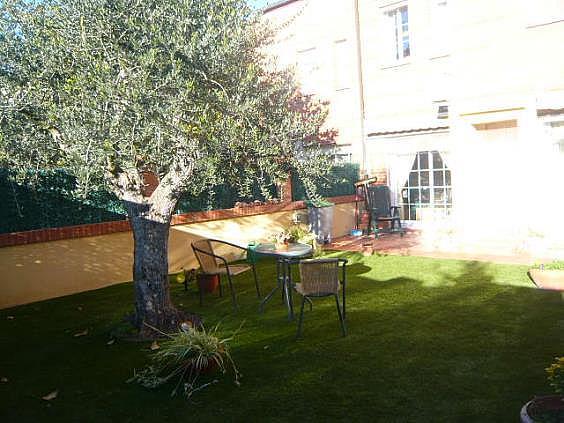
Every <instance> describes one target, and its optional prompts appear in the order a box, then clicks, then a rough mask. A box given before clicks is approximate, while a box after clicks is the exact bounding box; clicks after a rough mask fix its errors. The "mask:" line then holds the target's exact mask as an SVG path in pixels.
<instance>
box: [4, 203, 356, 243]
mask: <svg viewBox="0 0 564 423" xmlns="http://www.w3.org/2000/svg"><path fill="white" fill-rule="evenodd" d="M329 200H330V201H331V202H333V203H335V204H345V203H352V202H354V201H355V200H356V196H355V195H343V196H339V197H331V198H330V199H329ZM304 208H306V205H305V202H304V201H286V202H282V203H267V204H259V205H250V206H245V207H236V208H232V209H221V210H210V211H199V212H190V213H184V214H177V215H174V216H173V217H172V222H171V225H184V224H187V223H201V222H209V221H212V220H221V219H232V218H236V217H245V216H256V215H259V214H270V213H277V212H285V211H292V210H299V209H304ZM130 230H131V226H130V225H129V221H128V220H118V221H113V222H102V223H91V224H86V225H77V226H65V227H62V228H47V229H37V230H33V231H25V232H12V233H7V234H0V248H1V247H12V246H15V245H25V244H35V243H38V242H48V241H58V240H63V239H74V238H84V237H89V236H98V235H108V234H113V233H118V232H128V231H130Z"/></svg>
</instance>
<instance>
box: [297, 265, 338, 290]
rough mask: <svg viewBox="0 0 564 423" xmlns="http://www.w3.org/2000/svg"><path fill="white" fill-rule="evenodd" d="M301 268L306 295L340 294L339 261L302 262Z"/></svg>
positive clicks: (301, 277) (301, 280) (302, 283)
mask: <svg viewBox="0 0 564 423" xmlns="http://www.w3.org/2000/svg"><path fill="white" fill-rule="evenodd" d="M299 268H300V282H301V285H302V289H303V291H304V294H306V295H312V294H336V293H337V292H339V259H336V258H335V259H311V260H302V261H300V266H299Z"/></svg>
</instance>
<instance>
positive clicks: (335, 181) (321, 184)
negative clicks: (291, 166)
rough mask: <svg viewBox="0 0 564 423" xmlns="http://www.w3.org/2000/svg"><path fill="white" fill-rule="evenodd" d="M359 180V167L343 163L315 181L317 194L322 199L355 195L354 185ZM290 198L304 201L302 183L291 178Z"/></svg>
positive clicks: (304, 194)
mask: <svg viewBox="0 0 564 423" xmlns="http://www.w3.org/2000/svg"><path fill="white" fill-rule="evenodd" d="M359 179H360V165H359V164H358V163H344V164H341V165H335V166H334V167H333V168H332V169H331V172H330V173H329V174H328V175H327V176H325V177H324V178H320V179H319V180H317V181H315V185H316V187H317V192H318V193H319V194H320V195H321V196H323V197H337V196H339V195H351V194H354V193H355V189H354V183H355V182H357V181H358V180H359ZM292 198H293V199H294V200H306V199H307V196H306V192H305V188H304V185H303V184H302V182H301V181H300V180H299V179H298V178H297V177H296V176H295V175H293V176H292Z"/></svg>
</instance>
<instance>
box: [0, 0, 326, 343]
mask: <svg viewBox="0 0 564 423" xmlns="http://www.w3.org/2000/svg"><path fill="white" fill-rule="evenodd" d="M271 35H272V31H270V30H268V28H266V27H265V26H264V25H263V24H261V20H260V17H259V16H258V15H257V14H256V13H255V12H254V11H253V10H251V9H250V8H249V7H248V6H247V5H246V3H245V2H244V1H243V0H167V1H160V0H42V1H37V0H3V1H0V166H2V167H6V168H10V169H12V170H16V171H18V170H21V171H25V170H29V169H30V168H33V169H53V168H59V169H65V170H66V171H67V172H69V173H71V174H72V175H75V176H76V179H77V188H76V193H75V194H76V195H77V196H81V195H82V196H83V195H85V194H87V193H88V192H89V191H91V190H93V189H100V188H104V189H107V190H111V192H113V193H115V195H116V196H117V197H118V198H119V199H121V200H122V201H123V202H124V204H125V207H126V210H127V214H128V219H129V221H130V224H131V227H132V232H133V238H134V248H135V251H134V267H133V279H134V286H135V314H134V316H135V319H134V323H135V325H136V326H137V328H138V329H139V330H140V332H141V334H142V335H143V333H144V332H145V331H146V329H144V328H146V327H148V325H150V326H154V327H157V328H161V329H165V330H170V329H171V328H174V327H176V326H177V325H178V323H179V322H180V320H181V319H182V315H181V313H180V312H179V311H178V310H177V309H176V308H175V307H174V305H173V304H172V303H171V300H170V295H169V287H168V278H167V273H168V261H167V243H168V234H169V227H170V222H171V216H172V214H173V213H174V210H175V207H176V205H177V202H178V200H179V198H180V196H181V195H197V194H199V193H201V192H202V191H203V190H205V189H208V188H209V187H212V186H214V185H216V184H219V183H229V184H232V185H233V186H236V187H237V188H238V189H239V191H240V193H241V194H248V193H249V192H250V190H251V187H252V185H253V183H256V181H258V182H259V183H260V186H261V187H263V189H264V191H265V193H266V187H267V185H268V184H269V183H271V182H272V181H281V180H282V179H284V178H286V177H287V175H288V172H290V171H293V172H296V173H297V174H298V175H299V176H300V177H301V178H302V179H303V180H304V182H306V186H308V187H311V183H309V182H310V181H311V180H312V178H313V177H318V176H319V175H322V174H323V173H324V172H326V170H327V169H328V163H329V162H328V159H327V157H326V155H324V153H322V152H321V149H320V148H318V144H319V142H320V141H319V140H320V137H319V136H318V134H320V128H321V126H322V125H323V122H324V119H325V116H326V112H325V110H324V107H323V106H322V105H321V104H318V103H314V102H312V101H311V99H308V98H305V99H304V97H301V96H300V95H299V92H298V90H297V88H296V84H295V82H294V80H293V78H292V74H291V72H289V71H284V70H277V69H276V67H275V66H273V65H272V64H271V63H269V60H268V58H267V55H266V54H265V51H267V44H268V43H269V42H270V40H271V38H272V37H271ZM144 175H153V177H156V178H157V180H158V186H157V187H156V189H154V191H152V192H149V193H148V192H147V190H146V186H145V181H146V178H145V177H144ZM144 323H147V324H148V325H144Z"/></svg>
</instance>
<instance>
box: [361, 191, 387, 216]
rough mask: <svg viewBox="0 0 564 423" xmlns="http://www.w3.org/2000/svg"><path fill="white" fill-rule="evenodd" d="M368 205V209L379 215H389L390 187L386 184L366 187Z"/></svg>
mask: <svg viewBox="0 0 564 423" xmlns="http://www.w3.org/2000/svg"><path fill="white" fill-rule="evenodd" d="M367 193H368V207H369V208H370V211H371V212H372V213H374V214H376V216H377V217H380V216H390V206H391V204H390V188H389V187H388V186H386V185H373V186H370V187H368V189H367Z"/></svg>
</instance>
